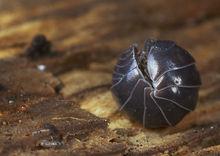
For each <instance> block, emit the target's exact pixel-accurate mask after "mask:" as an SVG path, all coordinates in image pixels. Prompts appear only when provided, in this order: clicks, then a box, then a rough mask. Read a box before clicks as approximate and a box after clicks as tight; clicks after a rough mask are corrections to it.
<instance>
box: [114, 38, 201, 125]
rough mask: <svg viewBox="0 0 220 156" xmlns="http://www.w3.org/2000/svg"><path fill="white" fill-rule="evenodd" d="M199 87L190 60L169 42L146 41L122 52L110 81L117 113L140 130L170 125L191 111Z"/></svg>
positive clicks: (194, 69)
mask: <svg viewBox="0 0 220 156" xmlns="http://www.w3.org/2000/svg"><path fill="white" fill-rule="evenodd" d="M200 85H201V79H200V75H199V72H198V70H197V68H196V65H195V60H194V59H193V57H192V56H191V55H190V54H189V53H188V52H187V51H186V50H184V49H183V48H181V47H179V46H178V45H176V44H175V43H174V42H172V41H162V40H158V41H155V40H148V41H146V43H145V47H144V49H143V50H142V51H138V49H137V46H135V45H133V46H131V47H130V48H129V49H128V50H126V51H125V52H124V53H122V54H121V55H120V57H119V59H118V62H117V64H116V66H115V70H114V73H113V78H112V87H111V90H112V93H113V95H114V96H115V97H116V99H117V101H118V103H119V105H120V110H124V111H126V112H127V113H128V114H129V115H130V116H131V117H133V118H135V119H136V120H138V121H139V122H142V123H143V126H144V127H148V128H157V127H167V126H174V125H176V124H177V123H178V122H180V121H181V119H182V118H183V117H184V116H185V115H186V114H187V113H189V112H190V111H192V110H194V109H195V106H196V103H197V99H198V90H199V87H200Z"/></svg>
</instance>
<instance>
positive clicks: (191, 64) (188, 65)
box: [155, 62, 195, 82]
mask: <svg viewBox="0 0 220 156" xmlns="http://www.w3.org/2000/svg"><path fill="white" fill-rule="evenodd" d="M193 65H195V62H193V63H190V64H187V65H185V66H182V67H178V68H173V69H170V70H167V71H165V72H163V73H162V74H160V75H159V76H158V77H157V79H156V80H155V82H157V81H158V80H159V79H160V78H161V77H162V76H163V75H164V74H166V73H168V72H171V71H175V70H179V69H184V68H187V67H190V66H193Z"/></svg>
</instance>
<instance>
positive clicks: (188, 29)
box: [0, 0, 220, 155]
mask: <svg viewBox="0 0 220 156" xmlns="http://www.w3.org/2000/svg"><path fill="white" fill-rule="evenodd" d="M37 34H43V35H44V36H45V37H46V38H47V40H48V42H50V43H51V49H52V50H51V51H53V52H55V53H56V55H54V56H53V57H49V56H46V57H44V56H43V57H39V58H37V59H33V60H32V59H30V58H27V57H26V53H27V48H28V47H30V44H31V42H32V39H33V37H34V36H35V35H37ZM149 38H155V39H166V40H173V41H175V42H177V44H178V45H180V46H181V47H184V48H185V49H187V50H188V51H189V52H190V53H191V54H192V55H193V56H194V58H195V59H196V62H197V67H198V69H199V71H200V73H201V77H202V82H203V85H202V88H201V90H200V92H199V95H200V98H199V102H198V108H197V109H196V110H195V112H193V113H192V114H189V116H187V117H186V118H184V120H183V121H182V122H181V123H180V124H178V125H177V126H176V127H174V128H171V129H167V130H165V131H157V132H155V131H153V132H152V131H150V130H143V129H141V127H140V126H139V125H137V124H136V123H135V122H133V121H131V120H130V119H129V118H128V117H126V115H123V114H117V113H116V112H117V109H118V108H117V104H116V102H115V101H114V99H113V98H112V96H111V92H110V91H109V87H110V86H111V77H112V70H113V67H114V65H115V62H116V58H117V56H118V55H119V54H120V53H121V52H123V51H124V50H125V49H127V48H128V47H129V45H131V44H133V43H137V44H138V45H139V48H140V49H141V48H142V47H143V43H144V41H145V40H146V39H149ZM0 59H1V60H0V64H1V68H0V71H1V73H3V74H1V76H0V83H2V82H4V83H5V85H6V86H7V85H8V83H9V81H8V78H7V76H8V77H10V78H11V79H10V80H11V81H12V82H13V83H12V85H11V86H10V85H9V86H7V87H8V88H10V90H11V92H10V93H8V92H7V93H5V94H2V93H1V96H2V97H4V96H8V94H10V96H12V95H13V96H14V95H18V96H17V97H19V98H20V99H21V100H20V101H19V100H18V101H17V105H16V106H13V107H12V106H11V105H5V103H4V102H2V103H0V106H1V107H0V111H1V112H0V119H1V120H3V119H4V121H9V120H17V118H18V116H19V115H20V116H19V118H18V119H19V120H20V118H22V123H25V124H23V125H22V124H18V125H16V126H15V127H16V128H17V129H18V132H20V131H22V135H21V133H16V135H15V136H16V137H17V138H13V139H15V141H18V142H19V141H21V142H22V145H23V146H24V147H29V145H32V144H29V143H28V144H27V143H25V141H23V140H20V137H27V135H26V133H27V134H29V133H30V132H31V131H34V129H36V127H37V126H38V127H39V124H40V123H43V122H53V123H54V124H55V125H56V126H58V128H59V127H61V129H62V128H63V131H62V132H63V135H64V136H67V137H66V138H65V139H67V138H68V134H69V133H70V132H71V133H74V134H76V135H77V134H81V132H82V131H83V130H88V129H89V130H90V128H91V127H102V126H103V127H105V128H106V127H107V124H103V122H104V121H100V120H101V119H100V118H104V119H107V120H108V121H109V124H108V128H109V129H110V130H109V131H108V135H106V134H107V132H106V131H105V132H104V133H99V132H97V133H94V134H93V136H95V137H96V136H99V135H100V134H105V136H106V137H108V138H102V137H101V139H100V138H98V137H97V138H95V139H94V138H92V139H91V138H90V139H88V140H89V141H90V140H93V139H94V140H96V141H94V142H95V143H96V142H97V144H98V143H99V142H101V143H100V144H99V145H97V144H92V143H94V142H92V143H91V142H89V141H88V142H89V143H88V142H86V144H89V145H90V143H91V146H94V147H95V148H94V149H102V147H103V146H104V145H105V147H106V149H105V150H106V151H107V152H108V150H109V151H111V150H112V149H115V150H117V148H119V149H120V150H121V151H123V150H125V149H126V148H127V149H129V150H131V151H132V150H133V152H134V153H135V152H137V151H139V152H140V151H141V152H142V153H143V152H146V151H148V152H151V153H152V152H153V153H158V152H160V151H162V152H164V151H166V150H167V149H168V150H171V151H172V150H173V151H177V149H178V148H181V150H180V151H179V152H180V153H181V152H187V151H191V152H192V150H194V151H196V152H198V153H199V152H201V151H200V149H201V150H203V149H204V151H202V152H203V153H204V152H205V151H207V150H208V151H209V150H210V148H211V150H212V147H213V148H214V152H215V151H217V150H218V151H219V152H220V146H219V144H220V142H219V140H220V136H219V130H220V126H219V125H220V116H219V113H220V94H219V92H220V62H219V60H220V1H219V0H169V1H168V0H62V1H61V0H0ZM5 60H13V61H11V62H10V61H9V62H10V63H8V62H7V61H6V62H4V61H5ZM8 64H9V65H8ZM29 68H31V70H29ZM32 68H33V71H32ZM20 69H22V71H20ZM27 69H28V70H27ZM35 70H43V71H46V72H47V74H48V73H49V76H48V75H46V76H45V75H44V74H45V73H43V72H40V73H38V72H36V71H35ZM14 71H17V72H14ZM30 71H31V72H30ZM32 72H33V73H32ZM5 75H6V76H5ZM32 75H33V77H34V79H33V77H32ZM42 75H44V77H41V76H42ZM51 77H52V78H51ZM48 79H49V80H48ZM51 79H52V80H53V81H52V80H51ZM54 79H56V80H54ZM30 80H32V81H30ZM44 80H47V81H46V82H45V83H43V82H44ZM58 80H59V81H58ZM18 82H19V83H18ZM58 82H61V85H59V86H58V87H57V86H56V87H55V88H53V87H54V85H55V84H57V83H58ZM4 83H3V84H4ZM41 83H43V85H42V84H41ZM15 84H16V85H15ZM45 84H46V85H45ZM48 84H50V85H51V86H49V87H48ZM45 86H47V87H45ZM7 87H6V88H7ZM21 88H22V91H23V92H22V94H24V95H27V97H28V98H30V100H29V101H32V100H33V102H32V103H25V102H24V101H25V100H24V99H23V98H24V97H20V92H21ZM0 89H1V88H0ZM58 95H59V96H62V97H63V98H64V99H65V100H71V101H74V109H75V105H77V106H79V107H80V110H77V111H75V110H74V109H72V106H71V109H70V106H69V105H68V106H66V105H64V106H62V107H59V108H54V109H50V108H53V107H52V106H53V104H54V102H53V103H52V104H48V103H47V104H45V105H42V107H39V108H38V107H33V108H34V111H33V110H31V111H32V113H33V114H31V115H33V116H34V117H35V118H34V120H31V121H30V120H28V119H29V116H25V115H24V116H23V114H22V113H21V114H19V115H18V116H16V115H17V114H16V111H17V110H20V109H21V112H22V111H24V112H25V111H26V105H27V106H28V107H27V109H28V108H30V109H31V108H32V106H34V105H35V104H36V101H34V100H35V98H32V97H37V98H39V97H44V98H48V97H50V98H51V96H52V97H54V96H58ZM4 98H5V97H4ZM37 98H36V99H37ZM22 100H23V101H22ZM0 102H1V101H0ZM19 102H21V103H22V104H23V103H25V107H24V108H25V109H24V108H23V105H22V107H20V106H21V105H20V103H19ZM7 104H8V103H7ZM61 104H63V103H61ZM38 105H40V106H41V104H39V103H38ZM6 106H7V111H9V112H12V113H8V112H7V113H6V115H5V114H4V111H5V110H6V109H5V108H6ZM47 107H48V108H47ZM12 108H13V109H12ZM14 108H16V109H14ZM46 108H47V109H46ZM81 108H82V109H84V110H86V111H88V112H90V113H91V114H93V115H95V116H96V117H97V118H98V119H96V118H95V119H94V123H96V122H97V123H96V124H97V125H98V126H97V125H95V126H94V125H92V126H91V125H90V127H89V128H88V127H86V126H85V125H89V124H91V123H85V125H84V122H83V124H82V125H84V127H83V126H82V125H80V126H81V129H80V128H79V129H77V128H78V127H77V126H78V125H77V124H78V123H80V124H81V122H82V121H81V120H80V122H79V121H78V120H77V122H76V121H75V120H74V121H73V120H71V121H68V122H69V123H71V124H67V123H66V122H58V121H54V120H52V119H51V118H52V117H54V116H53V115H60V114H62V115H69V114H71V115H72V116H74V115H76V114H77V113H76V112H80V111H82V110H81ZM45 110H47V111H48V112H50V113H51V114H52V115H51V114H50V113H48V114H49V115H48V114H44V115H42V114H41V113H42V112H44V111H45ZM31 111H30V112H31ZM74 111H75V112H74ZM66 113H67V114H66ZM11 114H15V116H12V117H11V116H10V115H11ZM36 114H37V115H39V114H40V115H39V116H37V115H36ZM47 115H48V116H49V117H48V116H47ZM36 116H37V117H36ZM79 116H80V115H78V114H77V115H76V117H79ZM87 116H89V115H87ZM55 117H56V116H55ZM89 118H90V116H89ZM84 120H85V119H84ZM84 120H83V121H84ZM107 120H105V122H107ZM72 122H73V123H72ZM65 124H67V128H66V127H65V126H66V125H65ZM70 125H71V126H73V127H71V126H70ZM100 125H101V126H100ZM68 126H69V127H68ZM74 126H75V127H74ZM207 127H208V128H207ZM210 127H211V128H210ZM213 127H214V128H213ZM1 128H2V127H1V126H0V130H1V133H0V138H1V139H0V140H3V141H2V142H1V141H0V145H5V141H4V139H5V140H7V138H6V137H5V135H1V134H4V133H5V132H6V131H7V133H14V128H13V127H10V126H7V125H6V126H5V127H3V128H2V129H1ZM24 128H26V129H25V130H24ZM29 128H30V129H31V130H30V129H29ZM71 128H72V129H71ZM206 128H207V129H206ZM117 129H122V131H123V133H122V131H120V132H119V133H118V134H117V135H119V136H120V137H124V138H123V139H124V140H123V141H122V142H123V143H121V142H120V141H119V144H120V146H119V145H118V144H117V145H118V146H117V148H116V145H114V146H113V143H115V144H116V142H117V141H118V140H117V139H116V140H117V141H115V140H114V141H112V142H113V143H112V142H111V143H112V144H111V143H109V142H110V141H109V140H111V139H109V138H111V137H112V133H113V131H114V132H115V131H116V130H117ZM130 129H132V130H130ZM213 129H214V130H213ZM77 130H78V131H77ZM112 130H113V131H112ZM139 130H140V131H141V132H140V131H139ZM73 131H74V132H73ZM142 131H144V132H142ZM139 132H140V133H139ZM109 133H110V134H111V135H110V134H109ZM83 134H84V131H83ZM86 134H87V133H86ZM125 134H126V135H125ZM130 134H132V136H130ZM167 134H168V137H167ZM114 135H115V133H114ZM114 135H113V136H114ZM29 136H30V137H31V135H29ZM110 136H111V137H110ZM114 137H115V136H114ZM207 137H208V139H207V140H205V141H204V140H203V139H204V138H207ZM146 138H147V139H148V140H147V141H146ZM191 138H192V139H191ZM13 139H12V140H13ZM78 139H79V140H80V137H79V138H78ZM28 140H29V138H28ZM70 140H71V139H70ZM100 140H101V141H100ZM136 140H138V141H139V142H140V141H141V140H142V141H143V142H142V145H143V147H141V146H138V145H139V143H138V141H136ZM173 140H175V142H174V141H173ZM71 141H72V140H71ZM71 141H70V142H71ZM80 141H82V140H80ZM202 141H204V142H205V143H204V144H202V143H201V142H202ZM124 142H126V143H125V145H126V148H125V147H124V145H123V146H122V145H121V144H124ZM152 142H153V144H152ZM68 143H69V142H68ZM71 143H73V144H74V145H77V147H78V145H79V147H78V149H77V148H76V149H77V150H78V151H80V150H82V149H83V148H84V146H83V148H82V146H81V142H76V141H75V142H74V141H73V142H71ZM71 143H69V145H72V144H71ZM82 143H85V142H83V141H82ZM186 143H188V144H186ZM6 144H7V143H6ZM137 144H138V145H137ZM11 145H14V144H13V143H12V142H11V143H9V144H7V146H6V148H5V151H8V149H9V148H10V147H11ZM183 145H184V148H182V146H183ZM19 146H20V145H19ZM33 146H34V145H33ZM152 146H154V147H157V148H154V147H152ZM0 147H1V146H0ZM2 147H3V146H2ZM12 147H14V146H12ZM96 147H97V148H96ZM134 147H135V148H134ZM174 147H175V149H174ZM206 147H207V148H208V149H207V148H206ZM209 147H210V148H209ZM19 148H20V147H19ZM0 149H1V148H0ZM94 149H93V150H94ZM127 149H126V150H127ZM158 149H159V150H158ZM77 150H76V151H77ZM120 150H118V151H119V153H120ZM88 151H90V150H88ZM88 151H87V152H88ZM101 151H102V150H101ZM118 151H116V152H118ZM48 152H49V151H48ZM76 153H77V152H76ZM0 154H1V153H0ZM64 155H65V152H64Z"/></svg>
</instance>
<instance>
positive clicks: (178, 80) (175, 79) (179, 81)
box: [174, 77, 182, 85]
mask: <svg viewBox="0 0 220 156" xmlns="http://www.w3.org/2000/svg"><path fill="white" fill-rule="evenodd" d="M174 83H175V84H176V85H181V84H182V80H181V78H180V77H174Z"/></svg>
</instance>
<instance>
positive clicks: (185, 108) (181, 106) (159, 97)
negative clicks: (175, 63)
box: [154, 85, 200, 112]
mask: <svg viewBox="0 0 220 156" xmlns="http://www.w3.org/2000/svg"><path fill="white" fill-rule="evenodd" d="M171 87H182V88H198V87H200V86H176V85H170V86H167V87H164V88H162V89H160V90H155V91H154V96H155V98H157V99H162V100H166V101H169V102H172V103H173V104H175V105H177V106H179V107H180V108H182V109H184V110H186V111H189V112H191V111H193V110H192V109H189V108H187V107H184V106H183V105H181V104H179V103H178V102H176V101H174V100H171V99H168V98H165V97H161V96H157V95H156V92H157V93H159V92H161V91H163V90H166V89H168V88H171Z"/></svg>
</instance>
